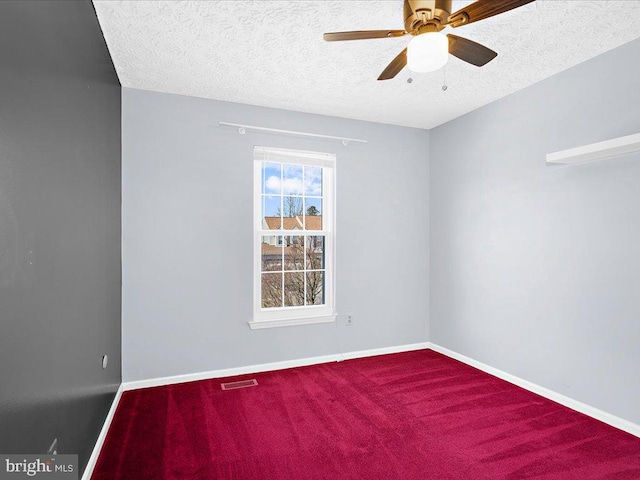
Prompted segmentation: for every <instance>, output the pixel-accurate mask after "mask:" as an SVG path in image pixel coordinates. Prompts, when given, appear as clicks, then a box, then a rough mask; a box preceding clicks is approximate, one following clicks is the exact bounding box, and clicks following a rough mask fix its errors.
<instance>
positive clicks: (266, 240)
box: [261, 235, 283, 272]
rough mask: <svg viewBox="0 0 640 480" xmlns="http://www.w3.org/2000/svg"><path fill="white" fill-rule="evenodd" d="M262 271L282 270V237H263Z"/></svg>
mask: <svg viewBox="0 0 640 480" xmlns="http://www.w3.org/2000/svg"><path fill="white" fill-rule="evenodd" d="M261 250H262V271H263V272H268V271H273V270H282V253H283V249H282V236H281V235H269V236H266V235H265V236H263V237H262V245H261Z"/></svg>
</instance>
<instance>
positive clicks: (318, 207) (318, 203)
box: [304, 197, 322, 230]
mask: <svg viewBox="0 0 640 480" xmlns="http://www.w3.org/2000/svg"><path fill="white" fill-rule="evenodd" d="M304 208H305V216H304V225H305V227H304V228H306V229H307V230H322V199H321V198H311V197H305V199H304Z"/></svg>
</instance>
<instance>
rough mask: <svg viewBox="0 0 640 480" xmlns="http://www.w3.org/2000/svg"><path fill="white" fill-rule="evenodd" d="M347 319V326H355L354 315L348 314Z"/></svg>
mask: <svg viewBox="0 0 640 480" xmlns="http://www.w3.org/2000/svg"><path fill="white" fill-rule="evenodd" d="M345 317H346V320H347V325H353V313H347V314H346V315H345Z"/></svg>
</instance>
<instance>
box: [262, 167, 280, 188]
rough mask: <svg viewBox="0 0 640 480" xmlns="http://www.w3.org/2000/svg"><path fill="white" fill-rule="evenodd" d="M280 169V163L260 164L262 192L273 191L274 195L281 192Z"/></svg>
mask: <svg viewBox="0 0 640 480" xmlns="http://www.w3.org/2000/svg"><path fill="white" fill-rule="evenodd" d="M281 170H282V164H281V163H267V162H264V163H263V164H262V193H275V194H276V195H280V194H281V193H282V190H281V188H280V186H281V184H282V179H281Z"/></svg>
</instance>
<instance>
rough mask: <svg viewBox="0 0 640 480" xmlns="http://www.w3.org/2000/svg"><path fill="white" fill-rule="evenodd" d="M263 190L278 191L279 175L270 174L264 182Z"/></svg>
mask: <svg viewBox="0 0 640 480" xmlns="http://www.w3.org/2000/svg"><path fill="white" fill-rule="evenodd" d="M264 191H265V193H280V177H279V176H278V177H276V176H275V175H272V176H270V177H269V178H267V181H266V182H264Z"/></svg>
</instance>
